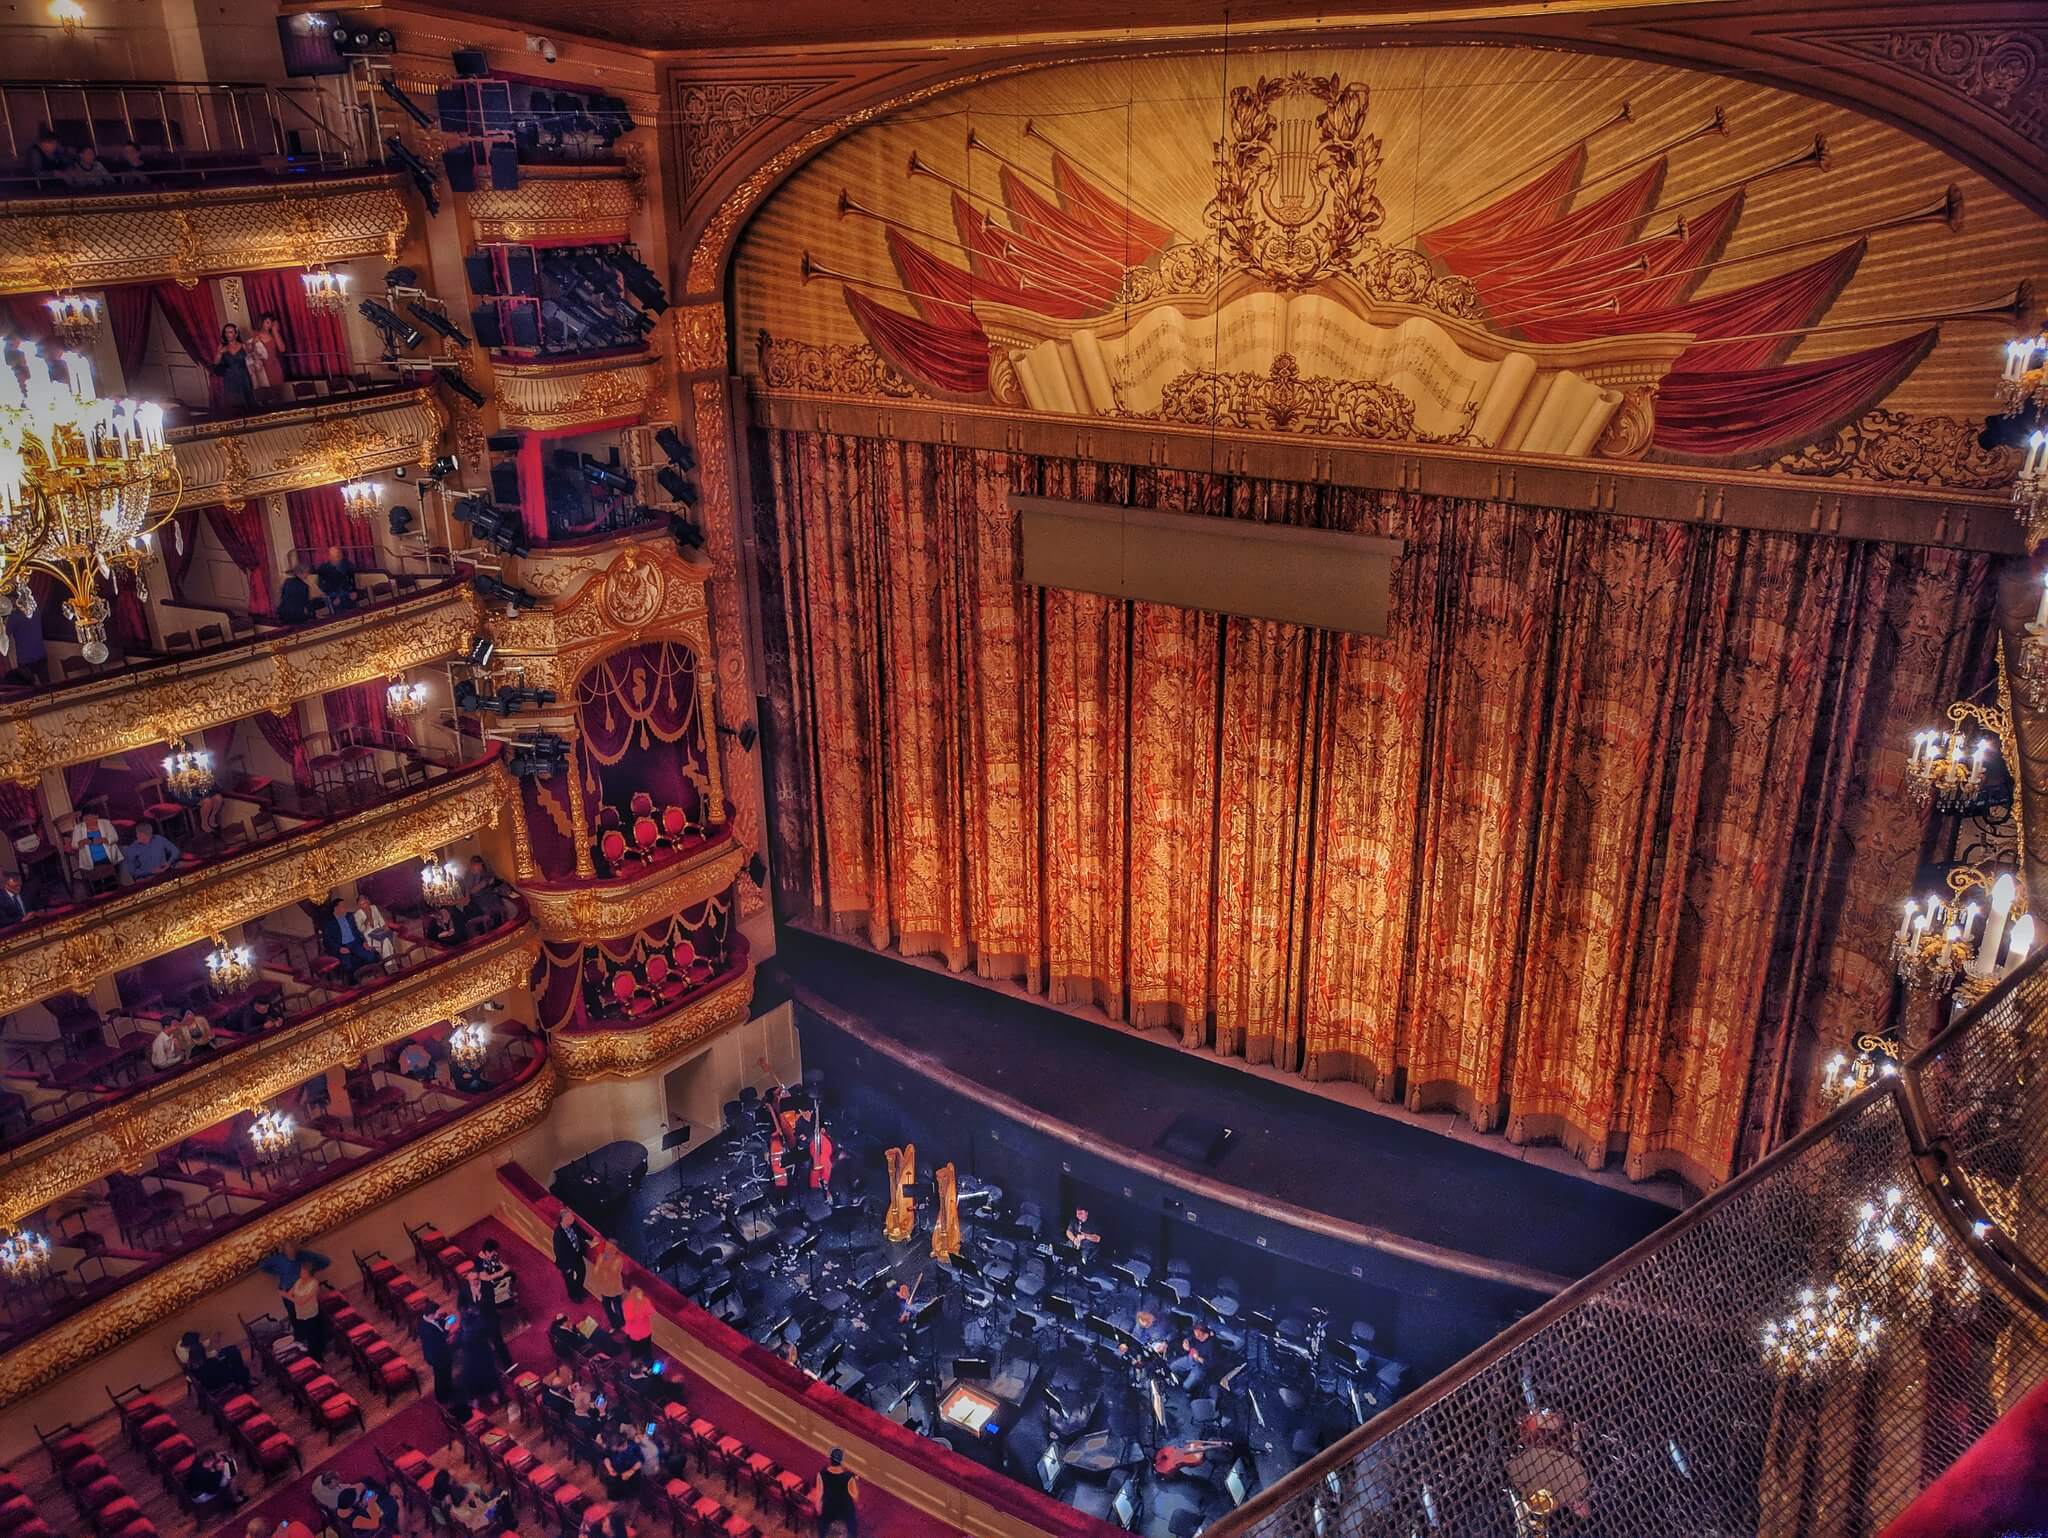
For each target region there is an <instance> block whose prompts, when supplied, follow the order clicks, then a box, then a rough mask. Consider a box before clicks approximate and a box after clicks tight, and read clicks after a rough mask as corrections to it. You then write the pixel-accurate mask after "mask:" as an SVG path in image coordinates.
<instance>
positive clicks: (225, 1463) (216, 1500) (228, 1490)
mask: <svg viewBox="0 0 2048 1538" xmlns="http://www.w3.org/2000/svg"><path fill="white" fill-rule="evenodd" d="M235 1474H236V1469H235V1460H234V1459H232V1458H230V1457H229V1456H228V1455H227V1454H226V1453H224V1452H221V1451H219V1450H218V1449H215V1450H214V1451H211V1452H204V1453H201V1454H200V1455H199V1457H198V1458H197V1459H196V1460H195V1461H194V1462H193V1464H192V1467H191V1469H190V1470H189V1471H187V1473H186V1475H185V1499H186V1500H187V1501H189V1502H190V1503H191V1504H192V1505H193V1506H195V1507H197V1508H199V1510H200V1511H201V1512H202V1513H204V1512H206V1511H211V1510H218V1509H220V1508H222V1507H229V1506H239V1505H240V1504H241V1503H242V1497H241V1495H240V1494H239V1493H238V1492H237V1491H236V1489H235ZM200 1520H201V1521H202V1522H204V1520H205V1518H204V1516H203V1515H202V1517H201V1519H200Z"/></svg>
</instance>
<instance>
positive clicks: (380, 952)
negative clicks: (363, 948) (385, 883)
mask: <svg viewBox="0 0 2048 1538" xmlns="http://www.w3.org/2000/svg"><path fill="white" fill-rule="evenodd" d="M354 917H355V921H356V932H357V933H359V934H360V935H361V936H362V937H363V943H364V944H365V945H367V946H369V948H370V949H371V950H373V951H375V952H376V953H377V959H378V960H379V961H382V962H383V963H385V966H386V969H387V970H396V969H395V968H393V967H391V965H390V964H391V963H392V962H393V961H395V960H397V958H398V933H397V931H396V930H394V929H393V928H392V927H391V921H390V920H389V919H387V918H386V917H385V916H384V910H383V909H382V908H380V907H378V906H377V905H376V904H375V903H374V902H372V901H371V900H370V895H369V893H367V892H358V893H357V894H356V906H355V914H354Z"/></svg>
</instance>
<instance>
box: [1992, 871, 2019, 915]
mask: <svg viewBox="0 0 2048 1538" xmlns="http://www.w3.org/2000/svg"><path fill="white" fill-rule="evenodd" d="M2018 893H2019V887H2018V885H2017V883H2015V882H2014V881H2013V879H2012V872H2011V871H2007V872H2005V874H2004V875H2002V876H2000V877H1999V878H1998V879H1997V880H1996V881H1994V882H1992V883H1991V911H1992V912H1993V913H1995V914H1997V915H1998V916H1999V917H2000V918H2004V917H2005V915H2006V914H2008V913H2010V912H2012V900H2013V898H2014V897H2015V896H2017V895H2018Z"/></svg>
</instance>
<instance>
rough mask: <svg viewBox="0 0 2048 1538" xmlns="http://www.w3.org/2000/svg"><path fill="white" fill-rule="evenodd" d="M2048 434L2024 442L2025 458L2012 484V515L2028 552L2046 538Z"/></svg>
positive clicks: (2039, 434)
mask: <svg viewBox="0 0 2048 1538" xmlns="http://www.w3.org/2000/svg"><path fill="white" fill-rule="evenodd" d="M2044 460H2048V432H2035V433H2032V434H2030V435H2029V436H2028V438H2027V457H2026V459H2025V460H2023V461H2022V462H2021V464H2020V473H2019V478H2018V479H2017V480H2015V481H2014V482H2013V483H2012V512H2013V516H2014V517H2015V518H2017V519H2019V521H2020V532H2021V533H2023V534H2025V535H2026V538H2027V545H2028V547H2029V548H2031V547H2033V546H2035V545H2038V544H2039V543H2040V542H2041V541H2042V539H2043V538H2048V463H2044V462H2043V461H2044Z"/></svg>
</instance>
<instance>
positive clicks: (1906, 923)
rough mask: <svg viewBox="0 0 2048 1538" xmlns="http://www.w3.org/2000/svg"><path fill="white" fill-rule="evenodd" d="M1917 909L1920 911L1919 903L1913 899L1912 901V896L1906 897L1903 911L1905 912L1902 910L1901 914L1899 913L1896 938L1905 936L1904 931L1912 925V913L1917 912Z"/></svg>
mask: <svg viewBox="0 0 2048 1538" xmlns="http://www.w3.org/2000/svg"><path fill="white" fill-rule="evenodd" d="M1919 911H1920V904H1919V903H1917V902H1915V901H1914V900H1913V899H1912V898H1910V897H1909V898H1907V899H1906V911H1905V912H1904V913H1903V914H1901V915H1900V917H1899V934H1898V938H1900V939H1901V940H1903V939H1905V938H1906V931H1907V930H1909V929H1910V928H1912V925H1913V915H1914V914H1916V913H1918V912H1919Z"/></svg>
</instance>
